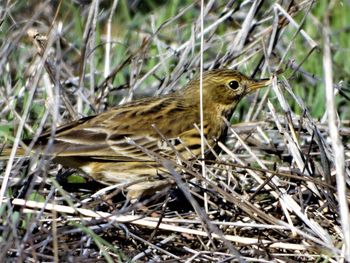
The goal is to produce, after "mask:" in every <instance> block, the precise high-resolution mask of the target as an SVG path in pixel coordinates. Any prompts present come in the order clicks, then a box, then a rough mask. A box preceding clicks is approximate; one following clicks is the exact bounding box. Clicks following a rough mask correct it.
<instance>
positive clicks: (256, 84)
mask: <svg viewBox="0 0 350 263" xmlns="http://www.w3.org/2000/svg"><path fill="white" fill-rule="evenodd" d="M271 82H272V78H270V79H259V80H251V81H250V82H249V84H248V87H247V93H252V92H254V91H256V90H257V89H260V88H263V87H266V86H268V85H270V84H271Z"/></svg>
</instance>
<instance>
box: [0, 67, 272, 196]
mask: <svg viewBox="0 0 350 263" xmlns="http://www.w3.org/2000/svg"><path fill="white" fill-rule="evenodd" d="M270 83H271V80H270V79H260V80H255V79H253V78H249V77H247V76H246V75H244V74H242V73H240V72H239V71H237V70H233V69H226V68H224V69H214V70H208V71H206V72H204V73H203V75H202V102H203V131H204V136H205V138H206V141H207V144H208V145H209V146H210V147H211V148H215V147H216V146H217V143H218V142H219V141H222V142H224V140H225V137H226V134H227V129H228V127H227V124H226V123H225V120H224V119H227V120H229V119H230V118H231V116H232V114H233V112H234V110H235V108H236V106H237V104H238V103H239V102H240V101H241V99H242V98H243V97H245V96H246V95H248V94H251V93H253V92H254V91H256V90H258V89H260V88H262V87H265V86H268V85H269V84H270ZM196 125H197V127H196ZM198 127H200V77H196V78H194V79H192V80H190V81H189V82H188V84H187V85H185V87H184V88H182V89H179V90H177V91H175V92H173V93H170V94H166V95H161V96H157V97H149V98H142V99H138V100H134V101H131V102H129V103H126V104H124V105H119V106H117V107H114V108H111V109H109V110H107V111H105V112H102V113H99V114H96V115H93V116H88V117H84V118H82V119H79V120H76V121H73V122H70V123H68V124H65V125H63V126H60V127H57V129H56V131H55V135H54V137H53V138H52V134H51V132H50V131H48V132H46V133H43V134H41V135H40V137H39V138H38V139H37V141H36V142H35V145H34V147H33V149H32V151H36V152H39V153H43V152H44V150H45V147H47V145H48V143H49V140H51V141H50V146H49V147H50V148H49V151H46V152H48V154H49V155H50V156H52V158H53V161H54V162H56V163H59V164H62V165H63V166H64V167H69V168H75V169H78V170H81V171H83V172H84V173H86V174H88V175H90V176H91V177H92V178H93V179H95V180H96V181H99V182H101V183H103V184H105V185H120V186H121V187H122V188H123V190H124V191H126V193H127V196H128V197H129V198H130V199H138V198H140V197H143V196H146V195H151V194H153V193H155V192H157V191H159V190H161V189H163V188H165V187H168V186H169V184H170V182H171V176H170V175H169V174H168V175H167V174H166V171H165V170H164V168H163V167H162V166H161V164H159V162H156V161H155V159H154V158H152V156H150V155H149V154H147V153H146V152H145V150H143V149H146V150H147V151H149V152H153V153H155V154H158V155H159V156H162V157H164V158H170V159H173V160H174V159H175V158H176V156H180V157H181V158H182V159H183V160H191V159H194V158H198V157H199V156H200V155H201V135H200V132H199V131H198ZM24 152H25V149H24V148H19V149H18V150H17V152H16V155H17V156H21V155H24ZM9 153H10V149H6V148H5V149H4V150H3V151H2V153H0V157H4V156H9Z"/></svg>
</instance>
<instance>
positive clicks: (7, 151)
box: [0, 148, 25, 160]
mask: <svg viewBox="0 0 350 263" xmlns="http://www.w3.org/2000/svg"><path fill="white" fill-rule="evenodd" d="M11 151H12V148H4V149H0V160H8V159H9V158H10V155H11ZM15 156H16V157H17V158H19V157H25V149H23V148H17V150H16V154H15Z"/></svg>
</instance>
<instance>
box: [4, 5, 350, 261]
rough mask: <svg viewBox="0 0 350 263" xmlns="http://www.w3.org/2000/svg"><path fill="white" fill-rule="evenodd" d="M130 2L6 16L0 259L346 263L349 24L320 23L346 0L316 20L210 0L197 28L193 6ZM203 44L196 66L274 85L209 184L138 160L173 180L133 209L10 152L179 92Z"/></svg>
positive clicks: (113, 192) (250, 109)
mask: <svg viewBox="0 0 350 263" xmlns="http://www.w3.org/2000/svg"><path fill="white" fill-rule="evenodd" d="M81 2H83V1H81ZM132 2H133V1H130V2H129V3H130V5H127V1H105V2H103V1H102V3H101V4H99V1H91V4H88V5H78V4H76V3H73V2H72V3H65V2H64V1H62V2H59V3H60V4H59V5H53V4H51V3H49V2H44V1H42V3H41V4H36V2H35V1H33V3H31V2H30V1H29V3H27V4H23V3H14V4H11V5H10V4H9V3H8V4H7V5H6V4H5V5H4V6H3V7H2V9H0V29H2V32H3V33H1V34H2V40H1V48H0V76H1V78H0V105H1V107H0V108H1V115H0V116H1V117H0V136H2V137H0V138H2V140H3V142H4V143H7V144H11V145H13V149H14V150H13V154H12V155H11V158H10V160H9V161H6V162H5V161H3V162H1V163H0V169H1V170H0V171H1V181H2V187H1V191H0V198H1V199H2V205H1V207H0V221H1V227H0V233H1V237H0V256H1V257H2V258H3V259H4V261H8V262H12V261H25V262H31V261H55V262H66V261H67V262H80V261H84V262H96V261H101V262H102V261H108V262H115V261H122V262H125V261H140V262H144V261H145V262H146V261H147V262H158V261H161V262H165V261H167V262H177V261H181V262H231V261H232V262H236V261H239V262H245V261H247V262H271V261H273V262H293V261H295V262H306V261H308V262H309V261H311V262H315V261H322V262H345V261H346V260H347V261H350V230H349V213H348V203H349V198H350V195H349V182H350V128H349V124H350V114H349V110H348V108H349V107H348V106H346V105H349V102H348V101H347V98H348V97H349V93H348V92H349V89H348V88H347V87H346V80H347V79H346V78H345V77H344V76H346V72H347V74H349V72H348V70H350V69H349V68H347V67H346V66H344V67H343V68H341V65H342V64H341V63H342V61H341V60H339V58H338V57H336V56H339V53H340V54H343V56H344V55H346V54H347V55H346V56H347V57H349V51H348V49H346V47H345V48H344V47H343V46H342V45H341V43H342V42H339V43H338V42H334V41H335V40H334V39H335V37H339V36H341V34H343V33H344V32H345V33H346V32H347V31H346V30H348V29H344V28H342V27H341V28H334V23H335V22H334V21H330V18H329V17H330V16H331V15H332V14H333V13H336V12H338V8H340V7H339V5H340V4H339V3H338V2H337V1H331V2H330V3H328V5H327V6H326V7H325V12H324V13H323V14H322V15H321V16H320V15H319V13H320V11H319V10H323V9H322V7H320V5H321V4H315V3H314V2H313V1H309V0H306V1H296V2H297V3H294V4H290V5H282V4H281V3H280V2H279V1H267V2H266V3H265V2H264V3H262V1H242V3H241V4H238V3H236V2H238V1H232V2H233V3H232V4H231V3H226V2H225V4H223V3H222V1H208V3H206V6H205V7H204V10H203V11H204V29H203V30H201V26H200V24H201V19H200V7H201V6H200V2H198V1H197V2H194V3H191V1H188V4H187V5H180V4H175V3H176V1H173V2H172V4H168V5H169V6H164V5H162V6H159V7H158V8H157V9H151V10H148V9H147V8H142V9H139V11H136V12H134V13H133V11H132V8H133V4H132ZM150 2H152V3H153V1H145V3H150ZM185 2H186V1H184V3H185ZM227 2H231V1H227ZM325 2H326V1H325ZM146 5H147V4H146ZM343 5H344V6H342V8H344V9H345V10H344V13H345V14H346V12H347V11H346V10H349V6H348V5H347V4H346V3H344V4H343ZM114 10H117V11H116V13H115V11H114ZM121 10H124V12H122V11H121ZM125 10H131V11H130V13H128V14H127V15H126V14H125ZM143 12H144V13H143ZM113 14H114V15H113ZM331 22H333V24H332V23H331ZM310 23H314V25H315V26H314V27H315V28H316V29H315V31H312V32H309V31H308V30H307V29H309V24H310ZM339 23H340V22H339ZM340 24H341V23H340ZM321 25H322V26H321ZM304 28H305V29H304ZM318 29H319V32H318ZM35 32H39V34H36V33H35ZM201 37H203V38H201ZM201 39H203V43H202V44H203V51H204V52H202V58H203V68H204V69H210V68H218V67H230V68H231V67H234V68H238V69H240V70H241V71H243V72H246V73H247V74H250V75H252V76H255V77H269V76H274V81H273V84H272V87H271V88H269V89H266V90H265V91H263V92H262V93H261V94H259V95H256V96H253V97H251V98H248V99H246V101H245V103H242V104H241V105H240V107H239V108H238V109H237V111H236V113H235V115H234V119H233V120H234V122H235V123H236V124H230V123H227V124H228V125H230V133H229V137H228V138H227V142H226V143H225V144H221V143H220V148H221V150H222V151H221V153H220V154H219V155H216V156H217V157H216V159H215V160H207V161H206V162H205V167H206V168H205V176H203V174H202V172H201V170H200V169H199V168H198V167H200V165H201V164H195V163H182V170H183V172H184V173H183V174H178V173H177V172H176V171H177V169H174V168H175V166H179V164H177V163H172V162H170V161H169V160H163V159H161V158H159V157H158V156H155V155H154V154H153V153H151V152H148V154H150V155H152V156H154V158H155V159H156V160H158V161H159V162H160V163H161V164H162V165H164V167H166V168H167V169H168V170H169V171H170V172H171V173H172V175H173V176H174V179H175V181H176V183H177V187H176V189H174V190H172V191H170V192H161V193H159V194H157V195H155V196H153V197H152V198H150V199H146V200H141V201H139V202H135V203H130V202H128V201H127V200H125V199H124V198H123V195H122V193H121V192H120V190H118V189H110V188H109V189H102V190H100V191H99V192H97V193H96V191H97V190H99V189H100V188H101V187H97V186H96V183H94V182H91V181H90V180H89V179H84V178H82V177H78V176H77V173H76V172H74V174H73V175H72V171H70V170H65V169H63V168H62V167H59V166H57V165H55V164H53V163H52V162H50V160H49V158H47V157H45V156H44V157H42V156H41V157H40V156H32V157H31V158H30V159H23V158H22V159H16V158H14V157H15V156H14V154H15V148H17V147H18V146H20V145H21V143H22V141H21V140H22V138H25V137H33V138H34V139H35V138H36V137H37V136H38V135H39V134H40V133H41V132H42V130H43V129H46V128H51V129H52V130H53V131H54V130H55V127H57V125H59V124H63V123H66V122H68V121H70V120H73V119H77V118H79V117H81V116H85V115H89V114H93V113H98V112H101V111H104V110H105V109H107V108H109V107H111V106H113V105H117V104H119V103H124V102H126V101H129V100H132V99H133V98H138V97H140V96H155V95H158V94H162V93H167V92H171V91H172V90H174V89H177V88H180V87H181V86H182V85H183V84H184V83H186V81H187V80H188V79H190V78H191V77H193V75H194V74H195V73H196V72H197V73H198V72H199V67H200V64H201V63H200V61H201V52H200V51H201V48H200V46H201ZM332 40H333V42H332ZM300 43H302V44H300ZM337 44H338V45H337ZM300 46H301V48H300ZM341 52H343V53H341ZM346 52H347V53H346ZM312 61H318V62H319V63H318V65H316V66H315V67H314V68H312V67H311V66H310V63H311V62H312ZM339 61H340V62H339ZM316 64H317V63H316ZM310 68H312V69H313V70H310ZM347 76H348V75H347ZM344 81H345V83H344ZM323 84H324V85H323ZM305 87H306V88H305ZM300 94H305V97H308V98H309V97H310V96H311V97H312V98H311V103H310V100H309V99H306V98H304V97H300ZM310 94H311V95H310ZM323 94H325V98H326V103H325V104H318V102H319V101H320V100H321V99H320V97H322V98H323V96H324V95H323ZM321 101H322V100H321ZM344 105H345V106H344ZM242 113H244V114H242ZM315 114H317V116H314V115H315ZM144 150H145V151H146V149H144ZM67 174H68V175H70V176H68V175H67ZM54 178H56V179H54ZM67 178H68V181H74V182H71V183H69V182H68V183H67V182H66V181H67ZM57 181H59V183H58V182H57Z"/></svg>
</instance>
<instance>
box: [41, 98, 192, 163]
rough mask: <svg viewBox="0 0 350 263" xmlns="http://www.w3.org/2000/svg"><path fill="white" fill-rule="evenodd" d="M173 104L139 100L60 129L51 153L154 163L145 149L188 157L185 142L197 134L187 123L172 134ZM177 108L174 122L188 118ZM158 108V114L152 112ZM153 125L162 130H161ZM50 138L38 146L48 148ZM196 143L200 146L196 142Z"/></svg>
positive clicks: (46, 136)
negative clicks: (178, 152)
mask: <svg viewBox="0 0 350 263" xmlns="http://www.w3.org/2000/svg"><path fill="white" fill-rule="evenodd" d="M173 101H174V100H172V99H161V100H159V99H158V100H145V101H144V103H143V104H142V103H140V101H138V102H137V104H131V105H128V106H126V107H119V108H115V109H112V110H110V111H108V112H105V113H102V114H99V115H96V116H93V117H87V118H84V119H81V120H79V121H77V122H73V123H71V124H68V125H65V126H62V127H59V128H58V129H57V131H56V135H55V136H54V138H53V143H52V144H51V146H50V147H51V148H50V149H49V152H50V153H51V154H52V155H53V156H56V157H89V158H93V159H101V160H113V161H152V160H153V158H152V157H151V156H149V155H148V154H147V153H146V152H145V150H147V151H150V152H153V153H156V154H161V155H162V156H174V152H176V151H180V152H181V153H185V152H188V153H186V157H187V155H188V154H190V151H189V149H188V147H187V146H186V147H185V145H184V144H183V143H182V142H183V141H185V142H186V144H187V143H188V142H189V140H191V143H192V142H193V140H196V139H195V138H196V136H194V134H195V133H197V131H196V130H195V129H194V127H193V123H190V122H187V124H183V125H177V126H179V127H180V128H178V129H179V131H171V132H169V130H168V129H169V126H172V124H171V122H169V119H171V118H172V117H174V114H172V116H168V114H167V113H170V110H171V109H173V105H172V104H174V103H173ZM176 106H177V108H176V109H177V110H176V114H178V115H179V116H178V117H176V118H177V119H176V120H175V121H180V120H183V119H184V118H185V117H186V116H181V114H182V112H181V105H176ZM178 107H180V110H179V109H178ZM155 108H156V109H157V111H153V109H155ZM164 109H165V110H164ZM145 112H148V114H144V113H145ZM172 113H174V111H172ZM165 122H167V123H165ZM164 123H165V124H164ZM189 123H190V124H189ZM152 125H155V126H156V127H157V128H159V129H158V131H157V129H156V128H154V127H152ZM186 125H187V126H188V127H187V126H186ZM159 133H161V135H163V136H164V137H165V138H166V140H164V137H163V136H161V135H160V134H159ZM174 135H175V136H174ZM178 137H179V138H180V140H179V139H178ZM197 137H198V136H197ZM49 138H50V133H46V134H44V135H43V136H41V137H40V138H39V140H38V145H40V146H39V147H40V148H43V147H44V146H45V145H47V143H48V141H49ZM189 138H190V139H189ZM195 144H196V145H197V146H198V143H197V142H196V143H195ZM197 146H196V147H197ZM189 148H191V147H189ZM190 155H191V154H190ZM192 155H193V154H192Z"/></svg>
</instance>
